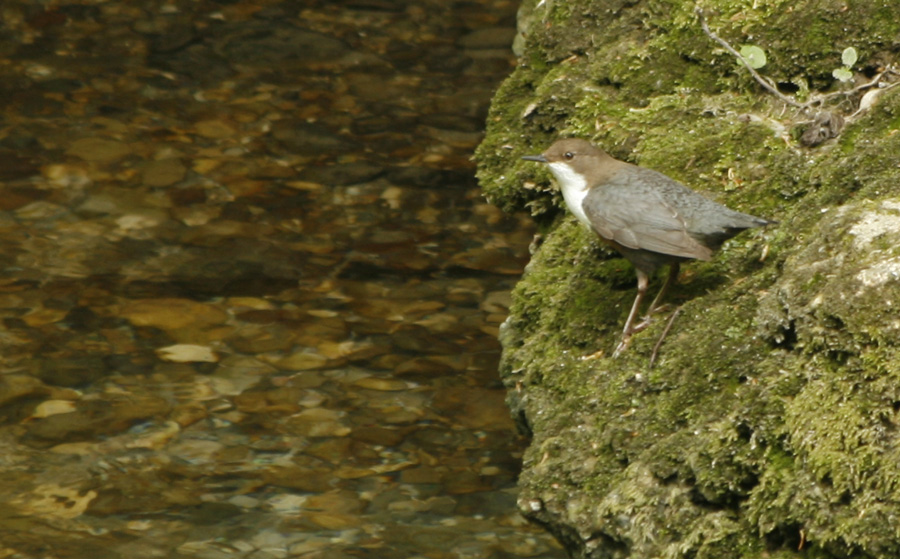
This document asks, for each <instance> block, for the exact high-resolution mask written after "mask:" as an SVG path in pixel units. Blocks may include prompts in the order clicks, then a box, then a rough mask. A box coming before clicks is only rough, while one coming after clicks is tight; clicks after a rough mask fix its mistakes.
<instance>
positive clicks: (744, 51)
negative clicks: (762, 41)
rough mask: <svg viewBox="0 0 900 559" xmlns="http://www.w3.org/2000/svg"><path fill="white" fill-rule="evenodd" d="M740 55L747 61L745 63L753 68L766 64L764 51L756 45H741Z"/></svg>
mask: <svg viewBox="0 0 900 559" xmlns="http://www.w3.org/2000/svg"><path fill="white" fill-rule="evenodd" d="M741 56H742V57H743V58H744V60H746V61H747V65H748V66H750V67H751V68H753V69H754V70H759V69H760V68H762V67H763V66H765V65H766V53H765V51H763V49H761V48H759V47H757V46H756V45H744V46H742V47H741Z"/></svg>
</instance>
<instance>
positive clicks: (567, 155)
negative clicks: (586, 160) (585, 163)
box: [563, 151, 575, 159]
mask: <svg viewBox="0 0 900 559" xmlns="http://www.w3.org/2000/svg"><path fill="white" fill-rule="evenodd" d="M563 157H565V158H566V159H572V158H573V157H575V154H574V153H572V152H571V151H567V152H566V153H564V154H563Z"/></svg>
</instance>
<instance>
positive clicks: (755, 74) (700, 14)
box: [694, 7, 809, 110]
mask: <svg viewBox="0 0 900 559" xmlns="http://www.w3.org/2000/svg"><path fill="white" fill-rule="evenodd" d="M694 11H695V12H696V14H697V17H699V18H700V26H701V27H703V32H704V33H706V34H707V35H708V36H709V38H710V39H712V40H713V41H715V42H717V43H719V44H720V45H722V46H723V47H724V48H725V50H727V51H728V52H730V53H731V54H733V55H734V56H736V57H737V59H738V60H740V61H741V64H743V65H744V67H746V68H747V70H748V71H749V72H750V75H751V76H753V79H755V80H756V81H757V82H759V84H760V85H761V86H763V87H764V88H766V89H767V90H768V91H769V93H771V94H772V95H774V96H776V97H778V98H779V99H781V100H782V101H783V102H785V103H787V104H788V105H791V106H792V107H797V108H798V109H804V110H806V109H808V108H809V105H808V104H804V103H799V102H797V101H795V100H793V99H791V98H790V97H788V96H787V95H785V94H783V93H782V92H780V91H778V88H777V87H775V85H774V84H772V83H771V82H770V81H768V80H766V79H765V78H764V77H762V76H761V75H759V72H757V71H756V70H755V69H754V68H753V66H750V63H749V62H747V59H746V58H744V57H743V56H741V53H739V52H738V51H736V50H734V47H732V46H731V45H729V44H728V42H727V41H726V40H725V39H722V38H721V37H719V36H718V35H716V34H715V33H713V32H712V30H710V28H709V25H707V24H706V18H704V17H703V10H702V9H700V8H699V7H697V9H696V10H694Z"/></svg>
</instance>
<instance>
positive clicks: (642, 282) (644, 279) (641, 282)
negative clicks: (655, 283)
mask: <svg viewBox="0 0 900 559" xmlns="http://www.w3.org/2000/svg"><path fill="white" fill-rule="evenodd" d="M635 271H636V272H637V280H638V285H637V296H635V298H634V304H632V305H631V312H630V313H628V320H626V321H625V328H624V329H623V330H622V341H620V342H619V345H618V346H616V350H615V351H614V352H613V357H617V356H618V355H619V354H620V353H622V352H623V351H625V350H626V349H628V344H630V343H631V335H632V334H634V333H635V329H634V327H633V326H632V324H633V323H634V319H635V318H636V317H637V313H638V310H639V309H640V308H641V301H643V299H644V295H646V294H647V285H648V284H649V283H650V281H649V280H650V278H649V277H648V276H647V274H645V273H644V272H642V271H640V270H635Z"/></svg>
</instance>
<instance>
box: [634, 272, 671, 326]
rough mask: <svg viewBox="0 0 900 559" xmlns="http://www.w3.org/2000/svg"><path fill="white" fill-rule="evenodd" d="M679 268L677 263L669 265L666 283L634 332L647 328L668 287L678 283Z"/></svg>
mask: <svg viewBox="0 0 900 559" xmlns="http://www.w3.org/2000/svg"><path fill="white" fill-rule="evenodd" d="M680 268H681V266H680V265H679V264H678V262H674V263H672V264H670V265H669V275H668V276H666V281H665V282H663V285H662V287H661V288H660V289H659V293H657V294H656V297H655V298H654V299H653V302H652V303H650V308H648V309H647V314H646V315H644V319H643V320H642V321H641V322H640V324H637V325H636V326H635V327H634V332H640V331H641V330H643V329H644V328H646V327H647V326H650V316H651V315H652V314H653V313H655V312H656V311H658V310H659V307H660V302H662V300H663V297H665V296H666V293H668V292H669V287H671V286H672V285H674V284H675V282H676V281H678V272H679V270H680Z"/></svg>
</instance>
